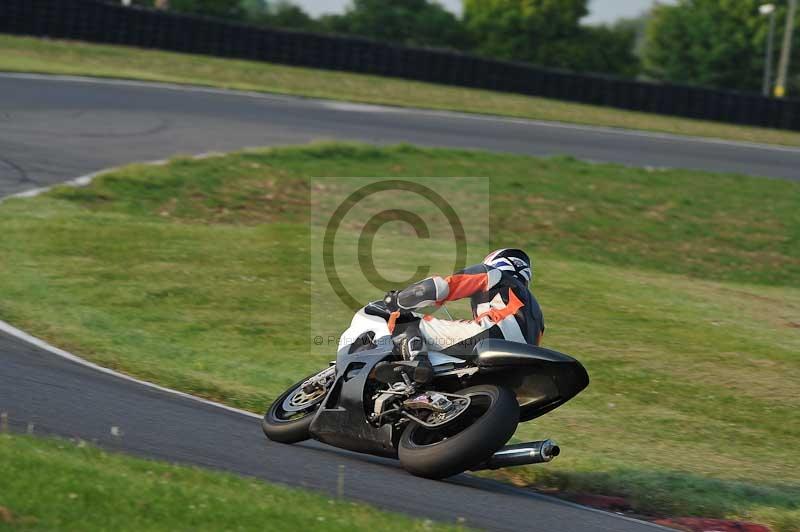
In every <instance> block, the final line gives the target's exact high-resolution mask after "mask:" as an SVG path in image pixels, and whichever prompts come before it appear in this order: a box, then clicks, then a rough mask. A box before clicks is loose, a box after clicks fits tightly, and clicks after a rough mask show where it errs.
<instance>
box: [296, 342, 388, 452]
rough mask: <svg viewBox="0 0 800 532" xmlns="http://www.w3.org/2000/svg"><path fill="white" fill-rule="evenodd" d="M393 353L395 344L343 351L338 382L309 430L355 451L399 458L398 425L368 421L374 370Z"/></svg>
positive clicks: (338, 363) (315, 437)
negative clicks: (368, 397) (367, 401)
mask: <svg viewBox="0 0 800 532" xmlns="http://www.w3.org/2000/svg"><path fill="white" fill-rule="evenodd" d="M391 356H392V351H391V348H389V349H387V348H385V347H379V348H376V349H372V350H369V351H359V352H356V353H352V354H349V353H339V355H338V356H337V357H336V378H335V380H334V384H333V386H331V389H330V391H329V392H328V396H327V397H326V398H325V400H324V401H323V403H322V406H320V408H319V409H318V410H317V413H316V414H315V415H314V419H313V421H312V422H311V427H310V429H309V432H310V433H311V435H312V436H313V437H314V439H316V440H319V441H321V442H323V443H327V444H330V445H333V446H335V447H341V448H343V449H349V450H351V451H357V452H361V453H367V454H374V455H378V456H385V457H389V458H397V447H396V443H397V438H396V435H395V434H394V432H395V431H394V427H393V426H392V425H391V424H386V425H382V426H380V427H375V426H373V425H371V424H370V423H368V421H367V417H366V415H367V414H366V409H365V405H364V398H365V395H366V393H367V384H368V381H369V376H370V374H371V373H372V370H373V369H374V367H375V366H376V365H377V364H378V363H379V362H382V361H384V360H386V359H388V358H390V357H391Z"/></svg>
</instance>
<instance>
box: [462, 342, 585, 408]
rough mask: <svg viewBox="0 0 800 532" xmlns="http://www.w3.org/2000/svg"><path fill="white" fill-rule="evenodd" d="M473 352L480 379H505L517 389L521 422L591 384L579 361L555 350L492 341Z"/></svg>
mask: <svg viewBox="0 0 800 532" xmlns="http://www.w3.org/2000/svg"><path fill="white" fill-rule="evenodd" d="M473 353H474V354H475V358H474V361H475V363H476V364H477V365H478V367H479V368H480V370H481V371H480V372H479V375H478V378H479V379H481V380H483V379H492V380H496V379H503V378H505V380H506V382H507V384H508V385H509V386H510V387H511V388H513V389H514V392H515V393H516V394H517V401H518V402H519V407H520V421H530V420H531V419H534V418H537V417H539V416H541V415H543V414H546V413H547V412H550V411H551V410H553V409H554V408H557V407H559V406H561V405H562V404H564V403H566V402H567V401H569V400H570V399H572V398H573V397H575V396H576V395H578V393H580V392H581V390H583V389H584V388H586V387H587V386H588V385H589V375H588V373H587V372H586V369H585V368H584V367H583V365H581V363H580V362H578V361H577V360H575V359H574V358H572V357H571V356H568V355H565V354H563V353H559V352H558V351H553V350H552V349H546V348H544V347H539V346H535V345H530V344H523V343H519V342H511V341H508V340H500V339H496V338H489V339H486V340H482V341H480V342H478V344H477V345H476V346H475V349H474V351H473Z"/></svg>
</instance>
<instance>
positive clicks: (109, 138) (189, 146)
mask: <svg viewBox="0 0 800 532" xmlns="http://www.w3.org/2000/svg"><path fill="white" fill-rule="evenodd" d="M320 139H328V140H361V141H367V142H376V143H397V142H413V143H415V144H422V145H433V146H452V147H464V148H482V149H488V150H495V151H506V152H514V153H522V154H530V155H555V154H570V155H573V156H576V157H579V158H581V159H587V160H593V161H613V162H619V163H624V164H631V165H636V166H654V167H685V168H694V169H702V170H714V171H729V172H741V173H745V174H752V175H763V176H769V177H780V178H788V179H800V171H798V164H800V149H793V148H782V147H769V146H759V145H747V144H736V143H728V142H722V141H713V140H699V139H692V138H685V137H677V136H670V135H658V134H648V133H637V132H631V131H624V130H612V129H604V128H588V127H583V126H571V125H566V124H552V123H543V122H532V121H525V120H510V119H502V118H491V117H481V116H474V115H472V116H470V115H464V114H456V113H437V112H430V111H414V110H409V109H395V108H386V107H376V106H365V105H357V104H347V103H340V102H330V101H320V100H310V99H302V98H288V97H282V96H270V95H263V96H248V95H243V94H237V93H231V92H227V93H226V92H222V91H206V90H202V89H201V90H178V89H170V88H168V87H166V86H157V85H156V86H148V85H146V84H140V83H130V82H123V83H115V82H110V81H106V82H97V81H91V82H90V81H82V80H77V79H74V80H68V79H64V78H56V79H53V78H46V77H42V76H14V75H5V76H4V75H1V74H0V197H1V196H4V195H8V194H11V193H14V192H19V191H22V190H26V189H30V188H33V187H38V186H43V185H48V184H53V183H58V182H61V181H64V180H65V179H69V178H74V177H78V176H81V175H84V174H87V173H90V172H94V171H96V170H100V169H103V168H107V167H109V166H115V165H119V164H123V163H129V162H134V161H146V160H152V159H161V158H164V157H170V156H172V155H175V154H177V153H186V154H188V153H200V152H207V151H229V150H233V149H237V148H242V147H248V146H266V145H275V144H297V143H301V142H308V141H311V140H320Z"/></svg>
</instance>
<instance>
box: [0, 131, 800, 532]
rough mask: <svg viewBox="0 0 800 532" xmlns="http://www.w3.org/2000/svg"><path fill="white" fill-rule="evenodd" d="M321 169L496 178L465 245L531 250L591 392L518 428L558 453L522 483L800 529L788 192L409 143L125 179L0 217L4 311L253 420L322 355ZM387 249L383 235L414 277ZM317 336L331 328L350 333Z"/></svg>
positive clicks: (799, 368) (760, 183)
mask: <svg viewBox="0 0 800 532" xmlns="http://www.w3.org/2000/svg"><path fill="white" fill-rule="evenodd" d="M321 175H324V176H349V177H358V176H386V177H392V176H440V177H443V176H460V175H474V176H488V177H490V178H491V192H492V194H491V212H492V215H491V220H490V222H491V223H490V225H491V229H492V231H491V232H492V239H491V241H487V242H485V243H480V242H478V243H475V244H476V246H477V247H478V248H480V249H482V250H486V249H491V248H492V247H496V246H501V245H521V246H524V247H526V248H528V249H529V250H530V251H531V252H532V255H533V257H534V260H535V262H536V270H537V278H536V282H535V285H534V292H535V294H536V295H537V297H538V298H539V300H540V302H541V303H542V306H543V308H544V312H545V316H546V320H547V324H548V329H547V334H546V336H545V345H547V346H549V347H553V348H555V349H558V350H561V351H564V352H567V353H572V354H575V355H576V356H577V357H578V358H580V359H581V361H582V362H584V364H585V365H586V367H587V369H588V371H589V373H590V375H591V377H592V384H591V385H590V387H589V388H588V389H587V391H586V392H584V393H583V394H581V395H580V396H578V397H577V398H576V399H575V400H573V401H572V402H571V403H569V404H568V405H566V406H565V407H563V408H561V409H559V410H557V411H555V412H553V413H552V414H549V415H547V416H545V417H544V418H542V419H540V420H537V421H536V422H534V423H531V424H526V425H524V426H523V427H522V428H521V429H520V432H519V433H518V434H517V437H518V438H520V439H524V438H529V437H533V438H537V437H540V436H548V437H553V438H554V439H556V440H558V441H559V443H561V444H562V445H563V448H564V450H565V454H564V456H563V457H562V458H560V459H559V460H557V461H556V462H554V463H553V464H551V465H548V466H546V467H538V468H537V467H531V468H523V469H519V470H515V471H513V472H512V473H513V475H514V478H515V479H516V480H517V481H520V482H524V483H531V484H534V485H536V486H539V487H545V488H558V489H560V490H564V491H596V492H604V493H613V494H622V495H626V496H628V497H629V498H631V499H632V500H633V501H634V502H635V504H636V507H637V508H638V509H639V510H641V511H645V512H652V513H673V514H675V513H677V514H692V515H704V516H735V517H744V518H749V519H754V520H757V521H761V522H767V523H770V524H772V525H773V526H775V527H776V528H777V529H778V530H791V529H793V528H792V527H795V528H796V527H797V526H799V525H800V507H798V501H800V456H799V455H798V452H797V448H796V442H797V441H798V438H800V415H799V414H798V407H799V406H800V360H799V359H798V356H797V353H799V352H800V283H799V282H798V281H800V245H798V244H800V209H798V208H797V206H798V203H797V199H796V198H797V197H798V193H799V192H800V184H798V183H791V182H784V181H777V180H761V179H756V178H748V177H743V176H735V175H713V174H707V173H702V172H690V171H645V170H640V169H632V168H624V167H620V166H615V165H593V164H587V163H582V162H577V161H574V160H570V159H563V158H558V159H536V158H528V157H517V156H508V155H493V154H487V153H482V152H468V151H454V150H423V149H417V148H413V147H408V146H400V147H391V148H380V149H379V148H372V147H364V146H357V145H321V146H313V147H306V148H282V149H274V150H266V151H253V152H246V153H240V154H234V155H230V156H225V157H219V158H212V159H205V160H188V159H176V160H174V161H173V162H171V163H170V164H169V165H166V166H161V167H154V166H131V167H128V168H126V169H123V170H121V171H118V172H114V173H113V174H109V175H105V176H103V177H100V178H98V179H97V180H96V181H95V182H94V183H93V184H92V185H91V186H89V187H86V188H80V189H73V188H60V189H57V190H55V191H53V192H51V193H49V194H47V195H45V196H42V197H38V198H35V199H26V200H11V201H8V202H6V203H4V204H3V205H2V206H0V292H2V293H3V294H4V296H5V297H4V298H3V299H2V301H0V317H2V318H3V319H6V320H8V321H10V322H12V323H14V324H15V325H17V326H20V327H22V328H24V329H26V330H28V331H30V332H32V333H33V334H36V335H39V336H41V337H44V338H45V339H49V340H51V341H52V342H53V343H55V344H57V345H59V346H60V347H64V348H67V349H70V350H72V351H73V352H76V353H79V354H81V355H82V356H85V357H87V358H90V359H91V360H94V361H96V362H99V363H101V364H104V365H107V366H110V367H114V368H116V369H120V370H122V371H125V372H129V373H132V374H135V375H137V376H140V377H144V378H147V379H151V380H155V381H157V382H159V383H161V384H164V385H167V386H171V387H176V388H179V389H181V390H185V391H189V392H192V393H195V394H199V395H203V396H206V397H211V398H214V399H218V400H223V401H226V402H228V403H230V404H234V405H237V406H241V407H244V408H249V409H252V410H254V411H260V410H262V409H263V408H264V406H265V405H266V404H267V402H268V401H270V399H271V398H273V397H275V395H276V394H277V393H279V392H280V391H282V390H283V389H284V388H285V387H286V386H288V385H290V384H291V383H293V382H295V381H296V380H297V378H298V377H300V376H302V375H305V374H308V373H310V372H312V371H314V370H316V369H318V368H320V367H322V366H324V364H325V363H326V362H327V360H329V359H330V358H331V355H332V353H331V352H325V350H313V349H310V348H309V336H310V332H311V331H310V330H309V327H310V325H306V323H307V322H306V320H305V319H297V317H298V316H304V315H308V314H309V313H310V312H311V306H310V305H311V303H310V290H311V288H310V287H311V284H310V282H311V281H312V277H311V272H310V266H309V259H308V242H309V209H310V207H311V208H313V205H310V203H309V197H310V190H311V186H312V183H313V181H311V180H310V179H309V176H321ZM454 194H460V196H458V201H460V202H469V201H470V199H471V198H470V197H469V192H468V191H454ZM472 200H473V201H475V202H477V201H483V200H484V198H481V197H475V198H472ZM393 249H394V247H393V243H392V242H390V241H386V240H382V239H376V252H378V253H379V254H380V253H383V254H384V256H389V257H391V258H392V259H393V260H394V261H395V262H396V264H395V266H396V268H398V269H400V270H402V269H403V268H405V267H407V268H411V269H410V270H409V271H413V268H412V267H411V265H412V264H413V259H412V258H411V257H408V256H406V255H405V254H403V253H399V254H398V253H393ZM387 253H388V255H385V254H387ZM404 271H405V270H404ZM443 273H448V272H443ZM373 295H375V296H379V295H380V294H378V293H375V294H373ZM325 319H326V321H328V322H329V323H331V324H333V325H334V326H335V327H336V328H337V330H342V329H344V328H345V327H346V325H347V323H348V321H349V315H348V314H347V313H344V312H339V313H331V314H326V315H325ZM328 351H330V350H328ZM756 449H757V450H756Z"/></svg>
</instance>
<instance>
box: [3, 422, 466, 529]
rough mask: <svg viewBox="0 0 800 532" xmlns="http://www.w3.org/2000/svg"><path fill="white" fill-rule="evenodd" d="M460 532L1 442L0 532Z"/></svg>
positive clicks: (66, 446) (334, 503)
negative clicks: (70, 531) (215, 531)
mask: <svg viewBox="0 0 800 532" xmlns="http://www.w3.org/2000/svg"><path fill="white" fill-rule="evenodd" d="M6 529H15V530H131V531H140V530H165V531H172V530H267V529H268V530H286V531H294V530H312V529H313V530H340V531H350V530H365V531H366V530H396V531H405V530H457V528H456V527H445V526H442V525H437V524H434V523H431V522H430V521H415V520H412V519H409V518H407V517H405V516H401V515H397V514H392V513H388V512H382V511H379V510H376V509H374V508H370V507H369V506H366V505H363V504H355V503H351V502H347V501H339V500H330V499H328V498H326V497H324V496H322V495H319V494H315V493H312V492H309V491H303V490H299V489H290V488H286V487H282V486H277V485H274V484H266V483H263V482H260V481H257V480H254V479H246V478H242V477H238V476H235V475H229V474H223V473H215V472H210V471H205V470H202V469H198V468H193V467H183V466H176V465H168V464H165V463H163V462H155V461H151V460H142V459H137V458H131V457H128V456H123V455H119V454H109V453H106V452H103V451H101V450H99V449H97V448H94V447H92V446H89V445H87V444H86V443H84V442H77V444H76V443H73V442H70V441H66V440H52V439H36V438H30V437H25V436H10V435H3V434H0V530H6Z"/></svg>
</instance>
